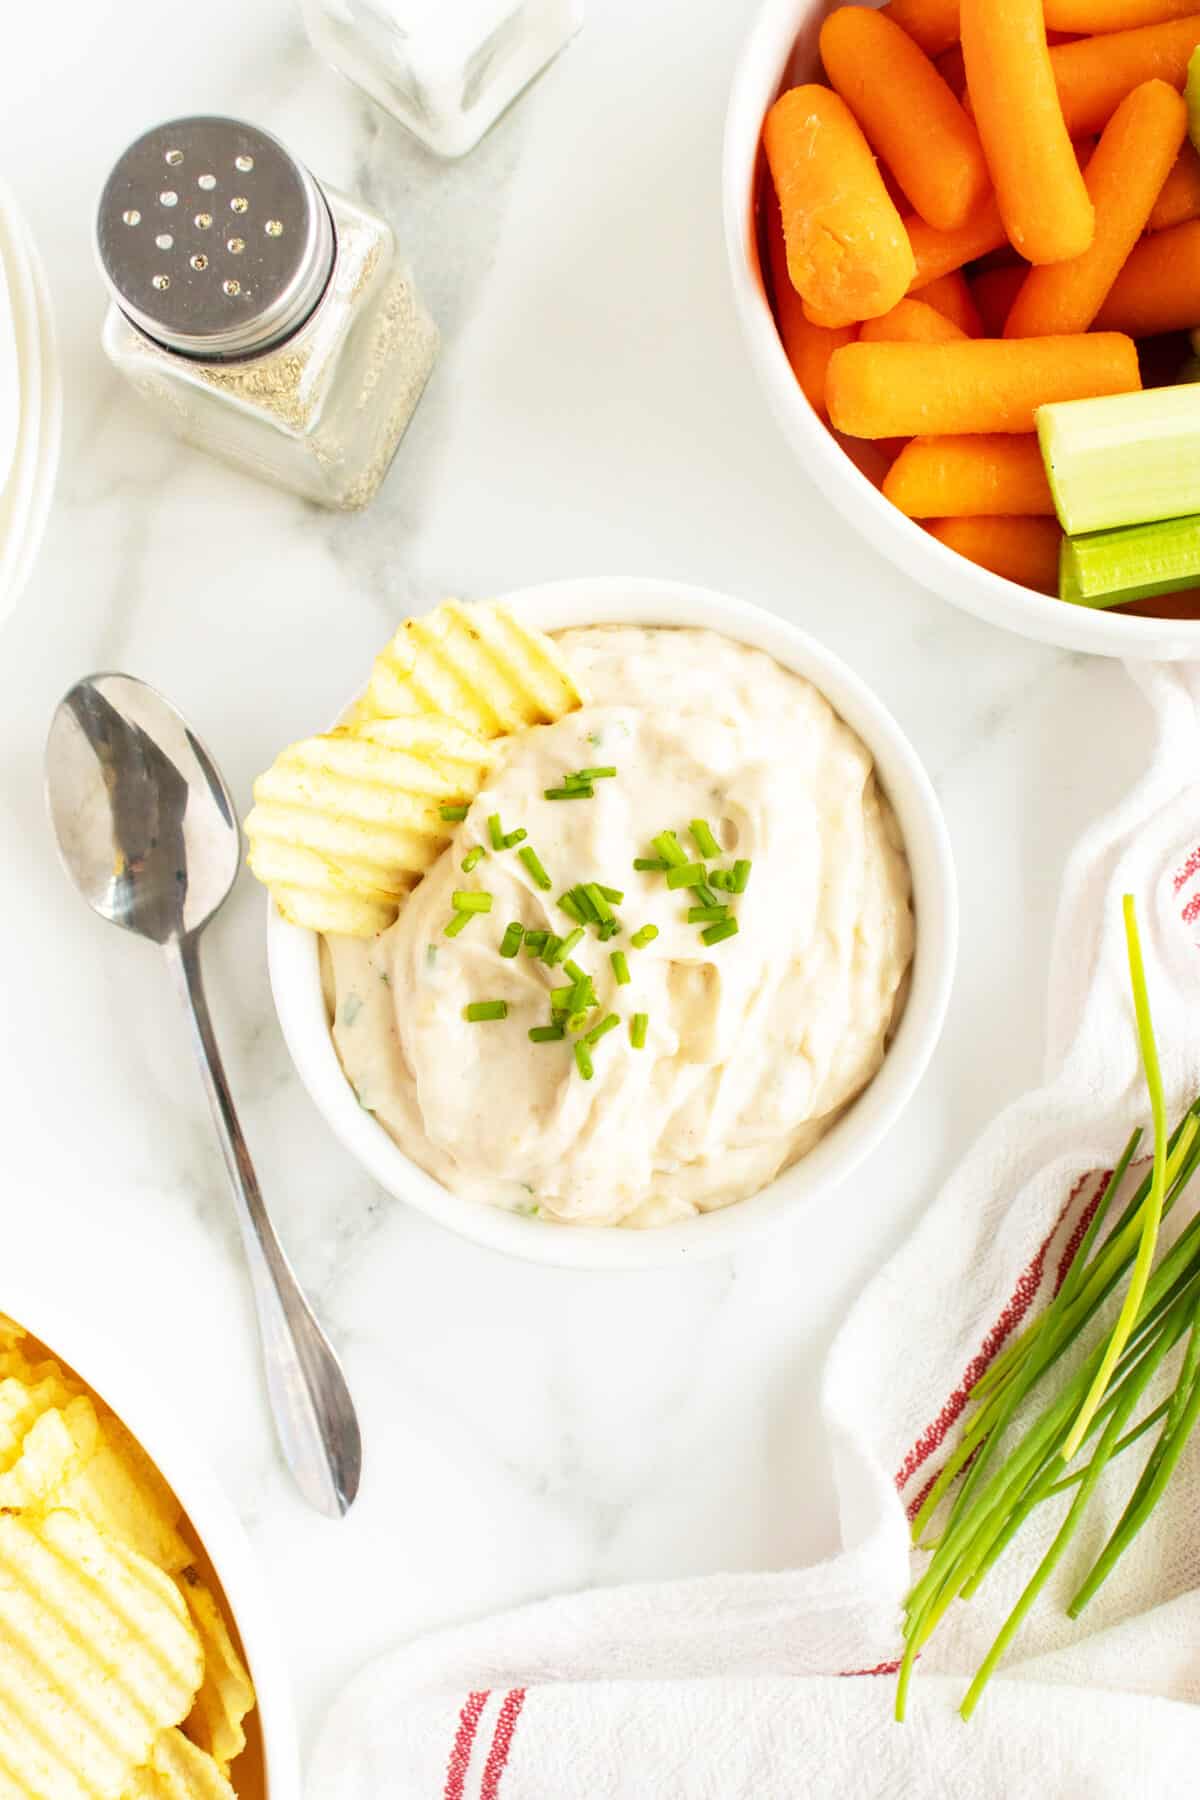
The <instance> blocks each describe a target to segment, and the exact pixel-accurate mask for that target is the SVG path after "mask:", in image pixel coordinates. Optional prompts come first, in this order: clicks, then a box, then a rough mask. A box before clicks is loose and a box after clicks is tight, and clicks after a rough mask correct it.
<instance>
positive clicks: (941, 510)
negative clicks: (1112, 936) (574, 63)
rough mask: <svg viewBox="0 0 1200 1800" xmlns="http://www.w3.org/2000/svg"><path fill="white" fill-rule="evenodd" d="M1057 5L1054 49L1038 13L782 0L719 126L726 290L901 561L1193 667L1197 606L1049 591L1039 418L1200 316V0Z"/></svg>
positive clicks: (942, 585)
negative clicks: (1094, 601) (1195, 63)
mask: <svg viewBox="0 0 1200 1800" xmlns="http://www.w3.org/2000/svg"><path fill="white" fill-rule="evenodd" d="M960 4H961V12H960ZM1189 8H1190V10H1187V9H1189ZM835 12H836V13H837V17H836V18H835V19H834V21H833V23H832V24H827V23H826V20H827V18H828V17H829V16H830V15H832V14H834V13H835ZM1044 18H1045V21H1046V23H1047V24H1048V25H1049V26H1050V27H1053V28H1056V29H1051V31H1050V34H1049V35H1050V41H1051V47H1050V48H1049V49H1046V48H1043V47H1042V46H1041V45H1040V44H1039V42H1038V41H1037V40H1038V38H1039V37H1040V36H1041V34H1042V33H1043V32H1044V30H1045V28H1046V26H1045V24H1043V8H1042V4H1041V3H1040V0H986V4H984V0H892V4H891V5H889V6H886V7H883V8H882V9H880V12H878V13H877V12H875V9H874V8H873V7H867V8H865V9H864V8H854V9H853V13H852V11H851V9H850V8H846V7H842V8H835V7H834V6H833V5H831V4H830V3H829V0H766V4H765V5H764V6H763V7H762V10H761V11H760V13H759V15H758V18H757V20H756V22H755V24H754V26H753V28H752V30H751V32H750V35H749V37H748V39H747V42H746V44H745V47H744V50H743V52H742V55H741V58H740V61H739V63H738V66H737V69H736V72H735V75H734V80H733V87H732V91H731V95H730V102H729V111H728V117H727V120H726V131H725V146H724V164H723V190H724V196H723V197H724V223H725V235H726V246H727V251H728V257H729V264H730V270H731V275H732V280H733V288H734V295H735V300H736V303H737V307H738V312H739V316H740V319H741V322H742V328H743V331H744V334H745V337H746V341H747V344H748V346H749V350H750V355H751V360H752V362H753V364H754V367H755V369H756V370H757V372H758V375H759V378H760V380H761V381H762V383H763V386H764V388H765V391H766V394H767V398H768V400H769V402H770V404H771V407H772V409H773V411H774V412H775V414H776V417H777V418H778V420H779V422H780V424H781V425H782V427H783V430H784V432H785V434H786V436H787V438H788V439H789V441H790V443H791V444H792V446H793V448H794V449H795V451H796V453H797V454H798V456H799V458H800V460H801V462H802V463H803V464H804V466H805V468H806V469H807V471H808V473H809V474H810V475H811V476H812V478H813V479H814V480H815V481H816V483H817V485H818V486H819V487H820V488H821V489H822V491H823V492H824V493H825V494H826V496H827V497H828V498H829V499H830V500H832V501H833V503H834V504H835V505H836V506H837V507H838V508H839V509H840V510H841V511H842V512H843V513H844V514H845V516H846V517H847V518H848V519H850V520H851V521H852V522H853V523H854V524H855V525H856V526H857V527H858V528H859V529H861V530H862V531H863V532H864V533H865V535H866V536H867V537H868V538H869V539H870V540H871V541H872V542H873V543H874V544H875V545H876V547H877V548H878V549H879V550H880V551H881V553H882V554H883V555H885V556H886V557H888V558H889V559H890V560H891V561H892V562H893V563H895V564H897V565H898V566H899V567H900V568H902V569H904V570H905V572H906V573H907V574H909V575H911V576H912V577H913V578H914V579H915V580H917V581H919V582H921V583H922V584H923V585H924V586H925V587H927V588H930V589H932V590H933V591H934V592H936V593H939V594H941V595H942V596H943V597H944V598H946V599H948V600H951V601H953V602H954V604H955V605H958V606H962V607H964V608H965V609H966V610H967V611H969V612H972V613H975V614H976V615H977V616H979V617H980V618H983V619H987V620H989V621H991V622H993V623H995V624H999V625H1004V626H1006V627H1008V628H1009V629H1010V630H1015V631H1019V632H1021V633H1023V634H1024V635H1025V636H1028V637H1032V638H1038V639H1041V640H1042V641H1044V642H1047V643H1053V644H1059V645H1062V646H1063V647H1065V648H1069V649H1076V650H1087V651H1093V652H1097V653H1099V654H1102V655H1109V656H1130V657H1156V658H1166V659H1179V658H1185V657H1193V656H1196V655H1200V593H1198V592H1197V591H1193V590H1189V591H1188V592H1187V593H1182V594H1173V595H1167V596H1160V597H1159V598H1158V599H1156V600H1149V601H1143V602H1141V603H1139V605H1138V607H1137V608H1136V610H1134V609H1129V608H1122V609H1120V610H1113V611H1105V610H1100V609H1095V608H1092V607H1085V606H1080V605H1072V604H1069V603H1068V602H1065V601H1063V600H1060V599H1058V598H1057V596H1056V594H1055V593H1054V591H1053V586H1054V571H1055V568H1056V564H1057V554H1058V546H1059V542H1060V536H1061V534H1060V532H1059V527H1058V523H1057V520H1056V518H1055V516H1054V510H1053V503H1052V501H1051V499H1050V493H1049V488H1048V485H1047V483H1046V479H1045V472H1044V469H1043V467H1042V463H1041V457H1040V452H1039V451H1038V449H1037V444H1036V438H1035V437H1034V435H1033V428H1034V419H1033V413H1034V410H1035V408H1036V406H1038V405H1041V404H1046V403H1050V402H1054V401H1058V400H1068V399H1075V398H1083V397H1087V396H1090V395H1095V394H1101V393H1114V392H1122V391H1125V390H1127V389H1129V388H1133V387H1137V386H1138V385H1141V383H1142V380H1143V377H1144V378H1145V384H1146V385H1152V384H1153V385H1158V384H1159V382H1160V381H1161V380H1162V379H1163V374H1164V372H1166V371H1168V370H1169V371H1173V370H1174V368H1175V366H1176V364H1177V365H1178V366H1182V363H1183V359H1184V356H1185V355H1186V352H1187V345H1186V339H1184V338H1182V337H1178V338H1177V337H1176V335H1174V334H1177V333H1182V332H1183V331H1184V329H1185V328H1186V327H1187V326H1188V325H1189V324H1191V325H1195V324H1200V157H1197V155H1196V153H1195V152H1194V151H1193V150H1192V149H1191V147H1190V145H1189V144H1188V142H1187V140H1186V136H1185V131H1186V115H1185V109H1184V107H1183V103H1182V98H1181V97H1180V90H1182V87H1183V82H1184V78H1185V75H1186V68H1187V61H1188V57H1189V55H1190V53H1191V51H1192V49H1193V48H1195V47H1196V46H1198V45H1200V0H1045V4H1044ZM901 30H902V31H903V36H900V35H899V33H900V32H901ZM960 32H965V33H966V37H967V42H966V45H965V50H964V46H963V45H962V44H961V43H960V41H959V40H960ZM1030 33H1032V34H1033V35H1032V39H1030V37H1029V34H1030ZM1068 33H1069V34H1070V36H1069V37H1068V36H1067V35H1065V34H1068ZM918 39H919V40H920V41H919V42H918ZM964 63H965V64H966V65H968V66H969V67H970V68H971V69H973V70H974V71H975V85H974V90H973V91H969V90H968V89H967V87H966V84H965V77H964ZM981 71H982V73H981ZM931 78H932V79H931ZM818 83H819V84H821V88H822V90H823V96H820V95H818V94H816V93H815V92H814V86H813V84H818ZM831 83H832V84H833V85H831ZM833 86H836V88H837V90H838V92H836V93H835V92H834V91H833ZM797 87H799V88H800V89H801V92H800V94H799V95H798V96H797V95H793V94H791V92H790V90H792V89H793V88H797ZM783 95H787V96H788V98H787V99H786V100H781V96H783ZM777 102H779V104H778V105H777V104H776V103H777ZM948 103H949V104H948ZM769 115H770V122H769V123H768V116H769ZM847 124H848V130H847V129H846V126H847ZM1014 126H1018V127H1019V129H1016V130H1014ZM964 127H965V129H964ZM839 134H840V135H839ZM864 137H865V139H866V140H868V142H867V143H864V141H863V139H864ZM1097 137H1098V141H1097ZM831 144H832V146H833V149H832V153H831V151H830V145H831ZM831 171H832V175H833V177H835V179H832V180H831V179H830V175H831ZM822 184H824V185H822ZM847 192H848V193H850V194H851V196H852V198H853V216H852V217H850V219H849V220H848V219H847V214H846V212H845V204H846V202H845V196H846V193H847ZM777 193H778V197H777ZM781 203H782V205H781ZM918 206H919V207H920V209H921V210H920V211H918V210H917V209H918ZM956 220H957V223H956V222H955V221H956ZM1018 248H1019V249H1020V250H1022V251H1024V253H1025V254H1024V256H1019V255H1018ZM1034 258H1036V259H1037V262H1036V265H1035V264H1034V260H1033V259H1034ZM1050 258H1054V259H1055V260H1050ZM797 274H799V275H800V277H801V283H802V291H798V290H797V284H796V282H795V280H794V279H793V277H795V276H796V275H797ZM1006 327H1007V331H1008V335H1005V331H1006ZM843 352H844V353H843ZM1139 356H1140V365H1141V368H1140V371H1139ZM1173 357H1174V358H1175V359H1176V360H1175V362H1172V358H1173ZM1167 378H1168V379H1174V378H1175V377H1174V374H1173V372H1172V373H1169V374H1168V375H1167ZM831 414H832V419H833V423H832V425H831V423H830V415H831ZM902 507H903V508H905V510H901V508H902ZM987 564H990V565H991V566H985V565H987ZM1149 615H1152V616H1149Z"/></svg>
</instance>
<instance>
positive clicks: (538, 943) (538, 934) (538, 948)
mask: <svg viewBox="0 0 1200 1800" xmlns="http://www.w3.org/2000/svg"><path fill="white" fill-rule="evenodd" d="M549 936H550V933H549V932H548V931H527V932H526V933H525V954H526V956H540V955H541V954H542V951H543V950H544V949H545V948H546V939H547V938H548V937H549Z"/></svg>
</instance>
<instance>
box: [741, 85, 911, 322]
mask: <svg viewBox="0 0 1200 1800" xmlns="http://www.w3.org/2000/svg"><path fill="white" fill-rule="evenodd" d="M763 146H764V148H765V150H766V154H767V162H768V164H769V166H770V170H771V177H772V180H773V181H774V183H775V191H776V193H777V194H778V195H779V204H780V209H781V211H782V214H783V236H784V242H785V243H786V245H787V263H788V270H789V273H790V274H791V278H792V286H793V287H794V288H796V290H797V291H798V292H799V293H800V294H801V295H802V297H803V298H804V300H805V301H806V302H807V311H808V316H809V318H810V319H811V320H812V321H813V323H814V324H817V325H826V326H838V325H853V324H854V323H855V322H856V321H857V320H859V319H872V318H876V317H878V315H879V314H880V313H885V312H887V310H888V308H889V307H892V306H894V305H895V304H896V302H897V300H899V299H901V297H902V296H903V294H904V292H905V290H906V289H907V287H908V285H909V283H910V282H911V280H912V278H913V269H914V263H913V254H912V250H911V249H910V248H909V242H908V239H907V237H906V236H905V234H904V227H903V225H902V224H901V223H900V214H899V213H898V212H897V211H896V208H895V206H894V205H893V203H892V201H891V199H890V198H889V197H888V192H887V189H886V188H885V187H884V185H883V180H882V178H881V176H880V174H879V170H878V168H877V167H876V164H875V158H874V157H873V156H872V155H871V150H870V146H869V145H868V143H867V140H866V138H865V137H864V136H863V134H862V132H861V131H860V130H859V128H858V126H857V124H856V123H855V121H854V116H853V114H852V113H851V111H850V109H849V107H848V106H847V105H846V103H845V101H844V100H842V99H841V98H840V97H839V96H838V95H837V94H834V93H831V92H830V90H829V89H828V88H826V87H818V86H816V85H815V84H809V85H808V86H805V87H795V88H791V89H790V90H789V91H788V92H787V93H786V94H781V95H780V97H779V99H778V100H776V102H775V104H774V105H773V106H772V108H771V110H770V112H769V113H768V114H767V118H766V123H765V125H764V126H763Z"/></svg>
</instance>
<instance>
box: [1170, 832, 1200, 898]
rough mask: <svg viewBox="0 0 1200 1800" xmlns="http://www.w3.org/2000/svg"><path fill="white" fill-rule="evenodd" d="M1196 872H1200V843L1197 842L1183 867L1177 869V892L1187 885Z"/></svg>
mask: <svg viewBox="0 0 1200 1800" xmlns="http://www.w3.org/2000/svg"><path fill="white" fill-rule="evenodd" d="M1196 874H1200V844H1197V846H1196V848H1195V849H1194V850H1193V851H1192V852H1191V854H1190V855H1189V856H1188V859H1187V861H1186V862H1185V863H1184V864H1183V865H1182V867H1181V868H1178V869H1176V871H1175V892H1176V893H1178V892H1179V890H1180V888H1182V887H1186V886H1187V884H1188V882H1189V881H1190V880H1191V879H1192V876H1193V875H1196Z"/></svg>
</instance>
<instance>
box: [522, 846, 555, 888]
mask: <svg viewBox="0 0 1200 1800" xmlns="http://www.w3.org/2000/svg"><path fill="white" fill-rule="evenodd" d="M517 855H518V856H519V857H520V859H521V861H522V862H523V863H524V864H525V867H526V868H527V869H528V870H529V873H530V874H531V875H532V876H533V879H534V881H535V882H536V883H537V885H538V887H540V888H541V890H542V892H543V893H545V892H546V891H547V890H548V888H549V886H550V877H549V876H548V875H547V873H546V871H545V869H544V868H543V867H542V859H541V857H540V856H539V855H538V853H537V851H536V850H535V849H534V847H533V845H532V844H526V845H525V847H524V849H523V850H518V851H517Z"/></svg>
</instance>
